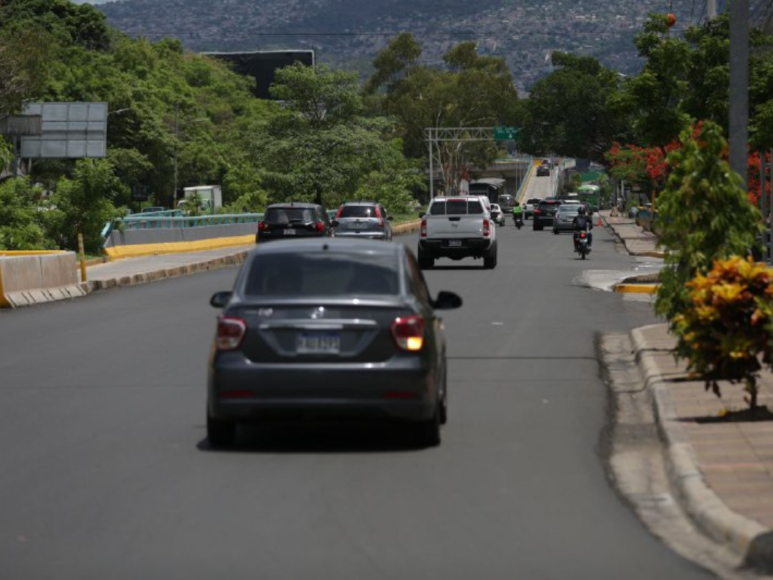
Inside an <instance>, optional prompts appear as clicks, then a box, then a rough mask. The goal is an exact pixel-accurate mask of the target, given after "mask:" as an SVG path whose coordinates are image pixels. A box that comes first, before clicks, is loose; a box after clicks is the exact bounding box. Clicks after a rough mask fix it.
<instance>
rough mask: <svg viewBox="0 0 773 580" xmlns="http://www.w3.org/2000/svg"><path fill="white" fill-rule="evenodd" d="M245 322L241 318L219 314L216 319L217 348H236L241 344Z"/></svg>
mask: <svg viewBox="0 0 773 580" xmlns="http://www.w3.org/2000/svg"><path fill="white" fill-rule="evenodd" d="M246 333H247V324H246V323H245V322H244V320H242V319H241V318H236V317H234V316H221V317H220V318H218V320H217V334H216V335H215V346H216V347H217V350H225V351H228V350H236V349H238V348H239V347H240V346H241V345H242V341H243V340H244V335H245V334H246Z"/></svg>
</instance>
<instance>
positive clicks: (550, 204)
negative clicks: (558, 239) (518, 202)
mask: <svg viewBox="0 0 773 580" xmlns="http://www.w3.org/2000/svg"><path fill="white" fill-rule="evenodd" d="M560 205H561V201H559V200H557V199H554V198H551V199H543V200H541V201H540V202H539V205H538V206H537V207H536V208H535V209H534V217H533V219H532V221H531V223H532V228H533V230H534V231H535V232H537V231H540V230H542V229H543V228H544V227H545V226H549V227H552V226H553V219H554V217H555V215H556V211H558V208H559V206H560Z"/></svg>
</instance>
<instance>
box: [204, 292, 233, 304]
mask: <svg viewBox="0 0 773 580" xmlns="http://www.w3.org/2000/svg"><path fill="white" fill-rule="evenodd" d="M232 294H233V293H232V292H215V293H214V294H213V295H212V298H210V299H209V305H210V306H214V307H215V308H224V307H225V305H226V304H228V302H229V301H230V300H231V295H232Z"/></svg>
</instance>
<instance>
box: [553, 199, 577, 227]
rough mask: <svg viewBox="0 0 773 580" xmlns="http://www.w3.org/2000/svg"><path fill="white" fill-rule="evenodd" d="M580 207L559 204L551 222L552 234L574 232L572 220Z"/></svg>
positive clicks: (570, 204)
mask: <svg viewBox="0 0 773 580" xmlns="http://www.w3.org/2000/svg"><path fill="white" fill-rule="evenodd" d="M580 207H582V206H581V205H580V204H579V203H563V202H562V203H561V206H560V207H559V208H558V211H557V212H556V217H555V219H554V220H553V233H554V234H559V233H561V232H571V231H573V230H574V218H576V217H577V214H578V212H579V210H580Z"/></svg>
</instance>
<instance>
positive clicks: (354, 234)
mask: <svg viewBox="0 0 773 580" xmlns="http://www.w3.org/2000/svg"><path fill="white" fill-rule="evenodd" d="M336 237H337V238H366V239H368V240H386V239H387V235H386V232H361V231H357V230H354V231H341V230H336Z"/></svg>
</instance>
